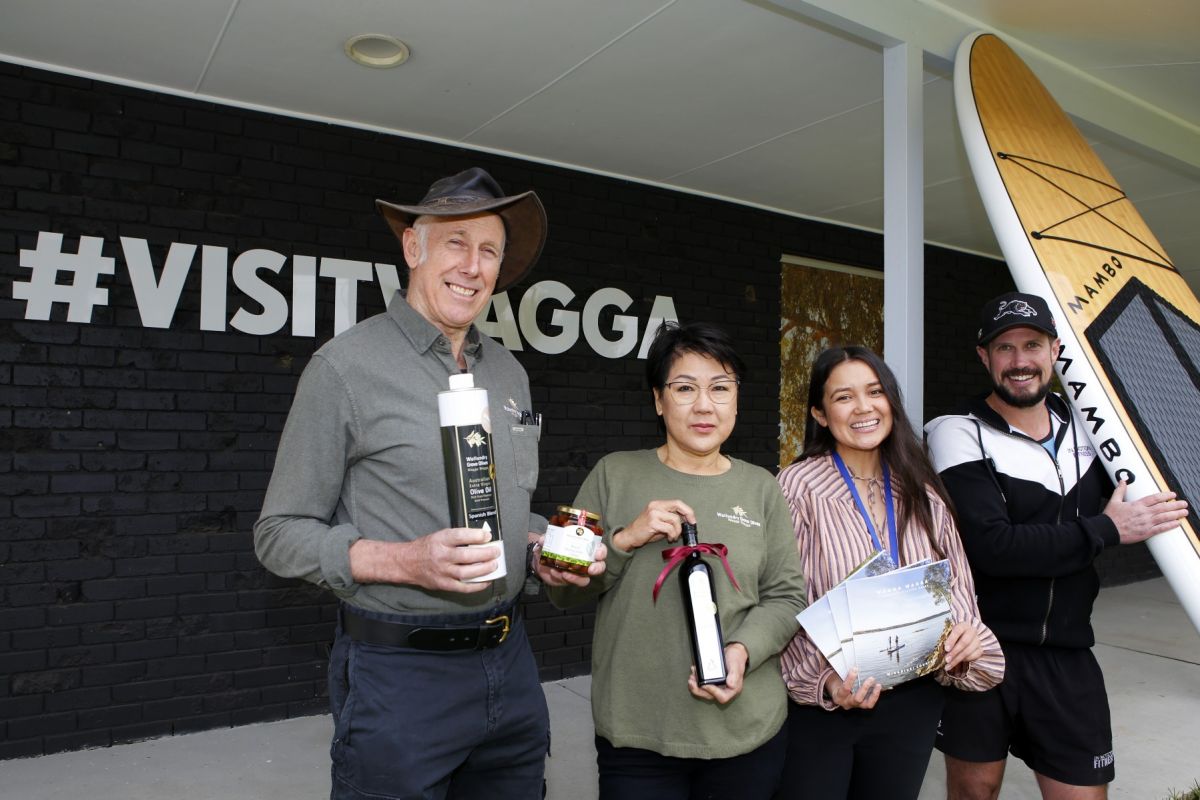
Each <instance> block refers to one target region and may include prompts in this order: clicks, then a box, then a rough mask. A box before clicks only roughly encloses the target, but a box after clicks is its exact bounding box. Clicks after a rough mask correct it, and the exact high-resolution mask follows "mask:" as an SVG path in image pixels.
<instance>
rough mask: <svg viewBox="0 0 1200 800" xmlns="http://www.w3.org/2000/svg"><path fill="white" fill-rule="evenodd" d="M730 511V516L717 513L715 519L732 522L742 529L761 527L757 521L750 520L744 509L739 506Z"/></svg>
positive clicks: (720, 512) (721, 512)
mask: <svg viewBox="0 0 1200 800" xmlns="http://www.w3.org/2000/svg"><path fill="white" fill-rule="evenodd" d="M730 510H731V511H732V512H733V513H732V514H727V513H725V512H723V511H718V512H717V517H718V518H719V519H723V520H726V521H727V522H732V523H733V524H734V525H741V526H742V527H743V528H761V527H762V523H761V522H759V521H757V520H753V519H750V515H749V514H747V513H746V509H744V508H742V507H741V506H734V507H733V508H731V509H730Z"/></svg>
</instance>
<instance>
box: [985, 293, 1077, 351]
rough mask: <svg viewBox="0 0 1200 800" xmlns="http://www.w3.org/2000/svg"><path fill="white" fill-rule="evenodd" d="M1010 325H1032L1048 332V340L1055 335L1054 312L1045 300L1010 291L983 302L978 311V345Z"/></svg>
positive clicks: (1031, 326) (1012, 326)
mask: <svg viewBox="0 0 1200 800" xmlns="http://www.w3.org/2000/svg"><path fill="white" fill-rule="evenodd" d="M1009 328H1035V329H1037V330H1039V331H1041V332H1042V333H1046V334H1049V336H1050V338H1051V339H1057V338H1058V328H1056V327H1055V325H1054V315H1053V314H1051V313H1050V307H1049V306H1048V305H1046V301H1045V300H1043V299H1042V298H1040V297H1038V296H1037V295H1036V294H1026V293H1025V292H1009V293H1008V294H1002V295H1000V296H999V297H993V298H992V299H991V300H988V301H987V302H986V303H984V304H983V309H982V310H980V312H979V336H978V342H977V344H978V345H979V346H980V347H982V346H983V345H985V344H987V343H988V342H990V341H991V340H992V339H995V338H996V337H997V336H999V335H1000V334H1002V333H1004V332H1005V331H1006V330H1008V329H1009Z"/></svg>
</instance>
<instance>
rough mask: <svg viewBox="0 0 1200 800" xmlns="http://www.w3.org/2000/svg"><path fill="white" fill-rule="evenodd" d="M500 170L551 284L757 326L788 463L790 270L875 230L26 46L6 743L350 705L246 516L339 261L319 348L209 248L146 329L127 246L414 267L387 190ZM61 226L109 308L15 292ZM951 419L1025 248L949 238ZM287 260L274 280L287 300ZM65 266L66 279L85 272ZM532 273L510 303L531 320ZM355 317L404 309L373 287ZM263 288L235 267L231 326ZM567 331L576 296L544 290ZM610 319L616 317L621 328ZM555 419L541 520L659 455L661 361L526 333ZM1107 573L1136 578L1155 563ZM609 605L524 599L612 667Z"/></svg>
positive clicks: (744, 330) (841, 252)
mask: <svg viewBox="0 0 1200 800" xmlns="http://www.w3.org/2000/svg"><path fill="white" fill-rule="evenodd" d="M472 164H479V165H482V166H484V167H486V168H487V169H489V170H490V171H492V172H493V174H494V175H496V177H497V178H498V180H499V181H500V182H501V184H502V185H504V186H505V187H508V188H509V189H511V190H517V189H524V188H526V187H532V188H535V189H536V190H537V191H538V193H539V194H540V195H541V197H542V199H543V201H544V202H545V204H546V206H547V208H548V210H549V214H550V219H551V231H552V233H551V238H550V241H549V243H548V245H547V248H546V251H545V254H544V255H543V257H542V261H541V263H540V264H539V266H538V268H537V270H536V272H535V274H534V276H533V277H532V279H531V280H527V281H526V285H528V284H529V283H530V282H531V281H538V280H547V279H553V280H558V281H561V282H563V283H565V284H566V285H568V286H569V287H570V288H571V289H572V290H574V291H575V292H576V299H575V300H574V301H573V302H572V303H571V304H570V306H569V307H570V308H571V309H572V310H575V311H579V310H581V309H582V305H583V302H584V300H586V298H587V297H588V296H590V295H591V293H592V292H593V291H595V290H596V289H599V288H602V287H609V286H612V287H619V288H621V289H623V290H624V291H626V292H628V293H629V295H630V296H632V297H633V298H634V304H633V306H632V307H631V308H630V309H629V311H628V312H627V313H629V314H632V315H635V316H638V317H639V319H640V324H639V331H638V333H639V341H640V338H641V336H642V335H643V334H644V325H645V318H646V316H647V315H648V313H649V311H650V307H651V303H652V301H653V299H654V297H655V295H666V296H670V297H672V298H673V299H674V303H675V307H676V309H677V311H678V313H679V315H680V316H681V318H684V319H708V320H711V321H715V322H717V323H720V324H722V325H723V326H725V327H727V328H728V329H729V330H730V331H731V332H732V333H733V335H734V336H735V337H736V339H737V342H738V345H739V347H740V350H741V352H742V354H743V355H744V357H745V358H746V361H747V363H748V364H749V366H750V369H751V372H752V379H751V380H750V382H749V383H748V384H747V386H746V387H745V391H744V393H743V397H742V399H741V415H740V418H739V419H740V423H739V425H738V428H737V430H736V432H735V434H734V436H733V438H732V440H731V442H730V444H729V448H728V449H729V450H730V451H731V452H732V453H733V454H735V455H737V456H740V457H743V458H746V459H748V460H750V461H753V462H756V463H759V464H761V465H763V466H766V467H772V466H773V464H774V460H775V458H776V436H777V433H778V397H777V394H778V386H779V354H778V344H777V342H778V318H779V259H780V256H781V255H782V254H784V253H788V254H792V255H803V256H810V257H814V258H819V259H826V260H829V261H835V262H842V263H847V264H854V265H859V266H866V267H872V268H877V269H878V268H881V264H882V240H881V238H880V237H879V236H878V235H873V234H869V233H863V232H861V231H855V230H849V229H842V228H837V227H834V226H830V225H823V224H818V223H814V222H808V221H804V220H797V219H792V218H789V217H783V216H778V215H771V214H767V213H763V212H760V211H756V210H751V209H746V208H742V207H739V206H735V205H730V204H726V203H720V202H715V201H711V200H705V199H701V198H696V197H692V196H687V195H681V194H675V193H671V192H667V191H663V190H659V189H653V188H648V187H645V186H640V185H636V184H631V183H625V182H621V181H617V180H612V179H606V178H599V177H595V176H590V175H584V174H580V173H575V172H571V171H568V170H563V169H557V168H552V167H548V166H542V165H537V164H532V163H526V162H520V161H515V160H511V159H504V158H499V157H495V156H488V155H483V154H479V153H474V152H469V151H465V150H460V149H455V148H451V147H445V146H438V145H432V144H427V143H422V142H416V141H410V140H406V139H401V138H398V137H391V136H386V135H383V134H379V133H371V132H364V131H359V130H355V129H350V128H340V127H335V126H330V125H324V124H319V123H314V122H306V121H300V120H293V119H288V118H282V117H275V116H271V115H268V114H262V113H256V112H249V111H242V110H238V109H234V108H225V107H221V106H215V105H211V104H207V103H201V102H196V101H192V100H188V99H182V98H176V97H171V96H166V95H157V94H152V93H148V92H144V91H140V90H135V89H129V88H123V87H119V86H111V85H106V84H103V83H99V82H94V81H90V80H84V79H80V78H75V77H69V76H65V75H59V74H55V73H49V72H42V71H37V70H33V69H28V68H24V67H18V66H13V65H7V64H2V63H0V269H2V272H3V278H4V280H3V289H4V291H3V292H2V293H0V319H3V326H2V327H0V399H2V401H3V402H2V403H0V441H2V444H3V446H2V447H0V481H2V486H3V489H2V491H0V521H2V522H0V758H12V757H19V756H29V755H36V754H40V753H47V752H55V751H61V750H70V749H76V748H81V747H88V746H96V745H108V744H111V743H117V742H123V741H131V740H136V739H142V738H147V737H153V736H159V735H164V734H169V733H173V732H175V733H177V732H183V731H192V730H201V729H205V728H214V727H221V726H228V725H236V724H242V723H248V722H255V721H260V720H270V719H280V718H284V717H290V716H296V715H303V714H311V713H317V712H321V711H323V710H325V708H326V704H325V699H324V694H325V688H324V682H325V675H324V672H325V657H326V645H327V642H328V640H329V638H330V634H331V628H332V619H333V614H334V607H333V605H332V604H331V603H330V601H329V599H328V597H327V596H325V595H324V594H323V593H322V592H320V591H318V590H316V589H315V588H313V587H310V586H308V585H305V584H301V583H297V582H293V581H285V580H280V579H277V578H275V577H273V576H271V575H269V574H267V573H266V572H265V571H264V570H263V569H262V568H261V567H260V566H259V564H258V562H257V560H256V559H255V557H254V553H253V549H252V543H251V536H250V530H251V527H252V525H253V522H254V520H255V518H256V516H257V512H258V509H259V504H260V501H261V496H262V492H263V490H264V488H265V486H266V483H267V480H268V477H269V474H270V469H271V465H272V462H273V457H274V448H275V445H276V442H277V438H278V435H279V431H280V430H281V428H282V425H283V422H284V419H285V417H286V414H287V410H288V408H289V405H290V403H291V397H292V392H293V391H294V388H295V384H296V380H297V378H298V376H299V374H300V372H301V371H302V369H303V368H304V365H305V363H306V362H307V359H308V357H309V355H310V354H311V353H312V352H313V350H314V349H315V348H316V347H317V346H319V344H321V343H322V342H323V341H325V340H326V339H327V338H328V337H329V336H330V335H331V334H332V327H333V323H332V320H333V310H332V299H333V289H332V281H330V280H329V279H318V299H317V308H316V320H317V332H318V335H317V337H316V338H315V339H312V338H303V337H293V336H290V335H288V334H287V331H288V330H290V329H288V328H286V327H285V328H284V330H283V331H282V332H281V333H279V334H276V335H270V336H251V335H247V334H243V333H240V332H238V331H236V330H234V329H232V328H228V329H227V330H226V331H225V332H213V331H206V330H202V329H201V327H200V297H201V280H200V273H201V270H200V266H199V262H200V258H201V256H200V255H199V253H197V254H196V256H195V259H194V263H193V266H192V269H191V272H190V273H189V274H188V277H187V280H186V283H185V285H184V289H183V293H182V295H181V297H180V301H179V306H178V308H177V310H176V312H175V315H174V318H173V321H172V323H171V328H170V329H169V330H162V329H152V328H145V327H143V326H142V322H141V316H140V314H139V311H138V307H137V304H136V301H135V297H134V292H133V289H132V285H131V282H130V278H129V274H128V272H127V270H126V268H125V261H124V258H123V255H122V252H121V247H120V243H119V237H122V236H125V237H135V238H141V239H145V240H146V241H148V242H149V243H150V252H151V256H152V259H153V263H154V264H155V267H156V270H157V271H159V272H161V269H162V265H163V263H164V261H165V258H166V251H167V247H168V246H169V245H170V243H172V242H181V243H191V244H197V245H209V246H220V247H225V248H228V250H229V258H230V263H232V261H233V258H234V257H235V256H236V255H237V254H240V253H244V252H246V251H248V250H251V249H255V248H266V249H270V250H274V251H277V252H279V253H282V254H284V255H286V256H288V257H289V259H290V258H291V257H292V256H294V255H306V256H315V257H337V258H346V259H356V260H362V261H372V262H375V261H378V262H386V263H392V264H396V265H398V266H400V267H401V268H402V264H403V262H402V258H401V255H400V252H399V249H398V246H397V244H396V242H395V241H394V239H393V237H392V234H391V233H390V231H389V230H388V229H387V227H386V226H385V225H384V224H383V222H382V220H381V219H380V218H379V217H378V216H377V215H376V213H375V210H374V206H373V201H374V199H375V198H376V197H386V198H394V199H395V198H398V199H403V200H413V199H416V198H418V197H420V196H421V194H422V193H423V192H424V190H425V188H426V187H427V186H428V184H429V183H430V182H431V181H432V180H433V179H435V178H437V177H440V176H443V175H447V174H450V173H452V172H455V171H457V170H459V169H462V168H464V167H466V166H469V165H472ZM38 231H50V232H57V233H60V234H63V235H64V237H65V241H64V250H65V251H69V252H73V251H74V250H75V249H76V248H77V247H78V245H79V240H80V237H81V236H94V237H101V238H102V239H103V240H104V255H106V256H108V257H111V258H114V259H115V260H116V271H115V273H114V274H112V275H103V276H101V278H100V282H99V283H100V285H101V286H103V287H107V289H108V304H107V305H104V306H97V307H96V308H95V309H94V312H93V314H92V317H91V322H90V324H80V323H74V322H67V321H66V311H65V307H64V306H63V305H62V304H56V305H55V306H54V309H53V312H52V314H51V319H50V320H49V321H35V320H26V319H25V318H24V316H25V303H24V301H22V300H17V299H15V298H14V294H13V291H11V290H12V287H13V283H14V281H24V280H27V279H28V277H29V274H30V271H29V270H28V269H24V268H22V267H21V266H20V257H19V254H18V253H19V251H20V250H22V249H26V250H32V249H34V248H35V247H36V246H37V239H38ZM926 258H927V278H926V283H927V315H926V337H927V345H926V355H925V358H926V372H927V378H926V387H925V393H926V404H927V408H928V414H929V415H932V414H933V413H939V412H941V411H945V410H947V409H948V408H949V407H951V406H952V405H953V404H954V402H955V400H956V399H957V398H959V397H961V396H962V395H964V394H966V393H968V392H970V391H975V390H977V389H978V388H979V385H980V383H979V381H980V378H981V377H982V373H981V372H980V370H979V368H978V366H977V365H976V363H975V359H974V354H973V352H972V349H971V348H970V346H969V342H970V341H971V335H972V328H973V325H974V320H973V314H974V309H975V308H976V307H977V306H978V304H979V302H981V301H982V299H984V298H986V297H987V296H989V295H990V294H993V293H995V292H997V291H1001V290H1003V289H1006V288H1008V287H1009V286H1010V285H1011V284H1010V283H1009V279H1008V276H1007V272H1006V271H1005V270H1004V268H1003V265H1001V264H999V263H997V262H994V261H989V260H986V259H981V258H974V257H969V256H964V255H961V254H956V253H952V252H947V251H942V250H936V249H929V250H928V251H927V254H926ZM290 263H291V262H290V261H289V263H288V264H287V265H285V267H284V269H283V271H282V273H281V276H280V278H279V279H278V280H272V281H271V283H272V284H273V285H276V286H277V287H279V288H280V290H281V291H283V293H284V295H285V296H287V297H289V298H290V272H289V268H290ZM66 280H67V276H66V273H62V274H60V276H59V281H60V282H66ZM523 288H524V287H518V288H517V289H516V290H514V291H512V292H510V296H511V299H512V301H513V305H514V309H515V307H516V305H517V303H518V301H519V297H520V294H521V292H522V290H523ZM358 297H359V315H358V316H359V318H360V319H361V318H364V317H366V316H368V315H369V314H372V313H375V312H377V311H379V310H381V309H382V301H381V299H380V295H379V292H378V289H377V288H375V286H374V285H372V284H367V283H363V284H360V286H359V290H358ZM239 306H244V307H245V308H246V310H247V311H249V312H251V313H257V312H258V310H259V309H258V306H257V304H256V303H255V302H254V301H253V300H250V299H248V298H247V297H246V296H245V295H243V294H241V293H240V292H238V291H237V290H236V289H235V288H234V286H233V283H232V281H231V282H230V284H229V292H228V307H227V309H226V311H227V313H226V319H228V318H229V317H230V316H232V314H233V313H234V311H235V310H236V309H237V308H238V307H239ZM542 312H543V313H542V314H541V317H542V319H541V320H540V322H541V324H542V326H543V329H545V330H547V331H548V332H553V328H552V327H551V326H550V325H549V312H550V306H549V305H547V306H544V307H543V308H542ZM612 313H614V312H613V310H612V309H609V315H610V316H609V320H608V321H611V315H612ZM518 358H519V359H520V360H521V361H522V363H523V364H524V365H525V367H526V368H527V369H528V371H529V374H530V378H531V381H532V384H533V387H534V400H535V404H536V405H537V407H539V408H540V409H541V410H542V411H543V413H544V414H545V418H546V421H547V425H546V434H545V436H544V438H543V444H542V449H541V458H542V469H541V482H540V488H539V489H538V491H537V494H536V497H535V500H536V504H537V507H538V510H540V511H543V512H548V511H549V510H550V509H551V508H552V507H553V506H554V505H556V504H558V503H562V502H565V501H569V500H570V499H571V498H572V497H573V496H574V493H575V490H576V487H577V486H578V485H579V483H580V481H581V480H582V479H583V477H584V475H586V473H587V471H588V469H589V468H590V467H591V466H592V465H593V464H594V463H595V461H596V460H597V459H598V458H599V456H600V455H602V454H603V453H606V452H609V451H611V450H616V449H629V448H639V447H649V446H653V445H655V444H657V443H658V441H659V437H658V434H657V430H656V426H655V421H654V417H653V412H652V407H651V405H650V403H649V402H648V396H647V393H646V392H645V390H644V389H643V388H642V377H641V374H642V367H643V362H641V361H638V360H636V359H634V358H632V357H627V358H624V359H619V360H609V359H605V358H601V357H599V356H597V355H595V354H594V353H593V352H592V350H591V349H590V348H589V347H588V346H587V345H586V344H585V342H584V340H583V337H582V336H581V337H580V341H579V342H578V343H577V344H576V345H575V346H574V347H573V348H571V349H570V350H569V351H568V352H566V353H563V354H561V355H555V356H548V355H543V354H540V353H538V352H537V351H535V350H533V349H532V348H530V347H529V346H528V345H526V349H525V350H524V351H523V352H520V353H518ZM1141 558H1142V561H1141V562H1138V561H1136V559H1133V560H1127V559H1120V560H1119V561H1113V562H1111V563H1110V562H1109V561H1108V560H1106V562H1105V567H1106V570H1108V571H1109V574H1112V575H1114V576H1117V577H1119V579H1121V580H1128V579H1133V578H1137V577H1142V576H1144V575H1146V574H1152V573H1153V565H1152V562H1150V560H1149V559H1148V558H1147V557H1145V554H1144V553H1143V554H1142V556H1141ZM591 626H592V614H591V613H590V612H589V611H587V610H585V611H582V612H575V613H569V614H568V613H562V612H559V611H557V610H555V609H553V608H552V607H551V606H549V605H548V604H547V603H546V602H544V601H534V602H532V603H531V604H530V605H529V606H528V624H527V628H528V631H529V636H530V639H531V641H532V643H533V646H534V649H535V652H536V653H537V658H538V663H539V665H540V668H541V674H542V677H543V679H547V680H549V679H555V678H560V677H565V676H572V675H577V674H582V673H586V672H587V671H588V669H589V658H590V641H591Z"/></svg>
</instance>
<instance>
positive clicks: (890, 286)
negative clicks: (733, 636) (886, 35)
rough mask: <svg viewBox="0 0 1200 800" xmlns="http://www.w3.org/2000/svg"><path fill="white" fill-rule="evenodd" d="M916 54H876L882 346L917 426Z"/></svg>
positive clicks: (921, 200)
mask: <svg viewBox="0 0 1200 800" xmlns="http://www.w3.org/2000/svg"><path fill="white" fill-rule="evenodd" d="M923 75H924V70H923V66H922V50H921V48H920V47H919V46H916V45H913V44H909V43H900V44H896V45H892V46H889V47H885V48H884V50H883V137H884V145H883V277H884V281H883V341H884V348H885V350H886V357H887V363H888V366H890V367H891V368H892V370H893V371H894V372H895V373H896V379H897V380H898V381H899V382H900V391H902V392H903V393H904V407H905V410H906V411H907V412H908V417H909V420H910V421H911V422H912V424H913V427H914V428H915V429H916V430H917V432H918V435H919V433H920V429H921V426H922V425H923V424H924V406H925V396H924V387H923V383H922V382H923V379H924V370H925V359H924V348H925V336H924V329H923V325H924V319H925V253H924V245H925V175H924V173H925V158H924V127H923V120H922V117H923V105H924V104H923V102H922V99H923V98H922V78H923Z"/></svg>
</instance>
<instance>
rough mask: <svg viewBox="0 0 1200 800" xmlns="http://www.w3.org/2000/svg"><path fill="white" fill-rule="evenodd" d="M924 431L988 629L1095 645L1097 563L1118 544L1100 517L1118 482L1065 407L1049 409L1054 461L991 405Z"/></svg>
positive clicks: (975, 405) (1020, 637)
mask: <svg viewBox="0 0 1200 800" xmlns="http://www.w3.org/2000/svg"><path fill="white" fill-rule="evenodd" d="M986 397H987V395H986V394H984V395H980V396H979V397H977V398H975V399H974V400H972V401H971V402H970V403H969V404H968V408H967V409H966V410H965V412H964V413H962V414H951V415H947V416H944V417H938V418H937V419H935V420H933V421H932V422H930V423H929V424H928V425H926V426H925V434H926V440H927V442H928V445H929V454H930V458H931V459H932V460H933V463H934V466H935V467H936V469H937V471H938V472H939V473H940V475H941V477H942V481H943V482H945V484H946V489H947V491H949V493H950V497H951V498H952V499H953V500H954V505H955V508H956V510H957V513H958V520H959V530H960V533H961V535H962V539H963V545H964V547H965V549H966V552H967V559H968V560H969V561H970V563H971V571H972V573H973V574H974V577H975V588H976V591H977V592H978V594H979V611H980V613H981V616H982V618H983V621H984V623H985V624H986V625H987V626H988V627H989V628H991V629H992V630H993V631H994V632H995V633H996V636H997V638H999V639H1000V641H1001V642H1005V641H1009V642H1022V643H1025V644H1035V645H1052V646H1058V647H1091V646H1092V645H1093V644H1094V643H1095V636H1094V634H1093V633H1092V622H1091V619H1092V604H1093V602H1094V601H1095V599H1096V594H1097V593H1098V592H1099V590H1100V579H1099V576H1098V575H1097V574H1096V570H1095V568H1094V567H1093V566H1092V562H1093V561H1095V559H1096V556H1098V555H1099V554H1100V552H1101V551H1102V550H1103V549H1104V548H1105V547H1110V546H1113V545H1117V544H1119V543H1120V536H1119V535H1118V533H1117V527H1116V525H1115V524H1114V523H1113V521H1112V520H1111V519H1110V518H1109V517H1107V516H1105V515H1104V514H1102V513H1101V511H1102V510H1103V508H1104V506H1105V504H1106V503H1107V498H1108V496H1109V495H1111V494H1112V489H1113V484H1112V481H1111V480H1110V479H1109V477H1108V475H1107V474H1106V473H1105V471H1104V467H1103V464H1102V463H1101V461H1100V459H1099V458H1097V457H1096V451H1095V448H1093V447H1092V444H1091V442H1089V441H1088V440H1087V438H1086V436H1085V434H1084V429H1083V426H1082V424H1081V422H1080V420H1079V418H1078V416H1076V415H1075V414H1073V413H1072V411H1071V409H1070V407H1069V406H1068V405H1067V403H1066V401H1065V400H1064V399H1063V398H1062V397H1060V396H1059V395H1056V394H1051V395H1049V396H1047V398H1046V405H1047V407H1048V408H1049V410H1050V413H1051V414H1052V415H1053V416H1054V419H1055V425H1056V428H1057V430H1056V435H1055V442H1056V445H1057V447H1056V452H1057V454H1058V456H1057V458H1053V457H1051V455H1050V453H1049V452H1047V451H1046V449H1045V448H1044V447H1043V446H1042V445H1041V444H1040V443H1039V442H1037V441H1035V440H1034V439H1031V438H1030V437H1028V436H1026V435H1025V434H1023V433H1020V432H1018V431H1015V430H1013V429H1012V428H1010V427H1009V425H1008V423H1007V422H1005V421H1004V419H1003V418H1002V417H1001V416H1000V415H999V414H997V413H996V412H995V411H993V410H992V409H991V407H990V406H988V405H987V403H986V402H985V398H986Z"/></svg>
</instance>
